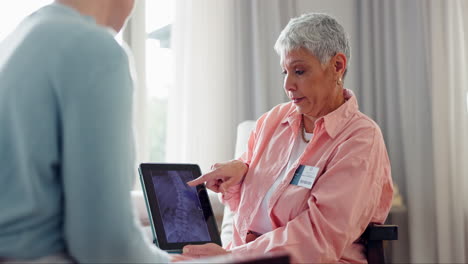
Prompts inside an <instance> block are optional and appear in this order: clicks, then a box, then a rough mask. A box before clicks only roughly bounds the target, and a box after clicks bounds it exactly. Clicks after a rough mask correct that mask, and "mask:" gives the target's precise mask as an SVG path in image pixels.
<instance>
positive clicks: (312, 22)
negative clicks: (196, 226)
mask: <svg viewBox="0 0 468 264" xmlns="http://www.w3.org/2000/svg"><path fill="white" fill-rule="evenodd" d="M299 48H305V49H307V50H308V51H309V52H311V53H312V55H314V56H315V57H316V58H317V59H318V60H319V61H320V63H322V64H326V63H327V62H328V61H329V60H330V58H331V57H332V56H334V55H335V54H337V53H338V52H341V53H343V54H344V55H345V56H346V59H347V62H348V63H347V64H348V65H349V60H350V57H351V48H350V45H349V38H348V36H347V34H346V32H345V31H344V28H343V26H341V25H340V23H338V21H337V20H336V19H335V18H333V17H331V16H330V15H327V14H321V13H309V14H303V15H301V16H299V17H295V18H292V19H291V20H290V21H289V23H288V24H287V25H286V27H285V28H284V29H283V31H281V34H280V35H279V37H278V39H277V40H276V43H275V50H276V52H277V53H278V54H279V55H280V56H281V58H283V56H284V55H285V53H288V52H290V51H291V50H295V49H299Z"/></svg>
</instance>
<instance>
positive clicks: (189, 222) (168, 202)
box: [151, 171, 211, 243]
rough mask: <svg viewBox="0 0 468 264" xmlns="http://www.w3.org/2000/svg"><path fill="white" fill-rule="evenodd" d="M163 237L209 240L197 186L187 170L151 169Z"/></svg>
mask: <svg viewBox="0 0 468 264" xmlns="http://www.w3.org/2000/svg"><path fill="white" fill-rule="evenodd" d="M151 177H152V179H153V185H154V190H155V193H156V196H157V198H158V203H159V210H160V212H161V217H162V220H163V226H164V231H165V232H166V239H167V242H169V243H181V242H192V241H210V240H211V239H210V234H209V232H208V227H207V225H206V223H205V217H204V215H203V209H202V206H201V204H200V201H199V199H198V196H197V188H196V187H190V186H188V185H187V184H186V182H188V181H190V180H193V178H192V173H191V172H190V171H152V172H151Z"/></svg>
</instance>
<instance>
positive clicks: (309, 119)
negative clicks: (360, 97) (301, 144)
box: [303, 88, 346, 133]
mask: <svg viewBox="0 0 468 264" xmlns="http://www.w3.org/2000/svg"><path fill="white" fill-rule="evenodd" d="M345 101H346V100H345V98H344V95H343V89H342V88H339V91H338V92H337V93H335V94H334V96H332V97H331V98H330V100H329V102H328V104H326V105H325V107H324V109H323V111H321V112H320V114H318V115H317V116H311V115H307V114H303V116H304V128H305V131H306V132H307V133H312V132H314V129H315V121H317V119H319V118H320V117H322V116H325V115H327V114H329V113H331V112H333V111H335V110H336V109H338V108H339V107H340V106H341V105H343V104H344V103H345Z"/></svg>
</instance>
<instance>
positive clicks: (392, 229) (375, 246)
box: [361, 223, 398, 264]
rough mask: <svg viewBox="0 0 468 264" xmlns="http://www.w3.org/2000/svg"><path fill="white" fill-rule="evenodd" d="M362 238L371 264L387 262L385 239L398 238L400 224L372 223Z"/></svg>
mask: <svg viewBox="0 0 468 264" xmlns="http://www.w3.org/2000/svg"><path fill="white" fill-rule="evenodd" d="M361 238H362V239H363V240H364V243H365V245H366V254H367V262H368V263H369V264H385V254H384V248H383V241H384V240H398V226H396V225H378V224H374V223H371V224H370V225H369V226H367V228H366V231H364V233H363V234H362V236H361Z"/></svg>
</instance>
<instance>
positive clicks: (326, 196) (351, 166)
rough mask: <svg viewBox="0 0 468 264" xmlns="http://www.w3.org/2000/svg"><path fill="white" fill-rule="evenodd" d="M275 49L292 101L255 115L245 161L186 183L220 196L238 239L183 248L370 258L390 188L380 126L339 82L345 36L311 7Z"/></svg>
mask: <svg viewBox="0 0 468 264" xmlns="http://www.w3.org/2000/svg"><path fill="white" fill-rule="evenodd" d="M275 50H276V51H277V53H278V54H279V55H280V63H281V67H282V69H283V75H284V84H283V86H284V91H285V92H286V94H287V96H288V97H289V98H290V101H289V102H287V103H284V104H280V105H278V106H276V107H274V108H273V109H272V110H270V111H269V112H267V113H265V114H264V115H263V116H261V117H260V118H259V119H258V120H257V122H256V127H255V129H254V130H253V131H252V133H251V135H250V138H249V142H248V148H247V151H246V152H245V153H244V154H243V155H242V156H241V157H239V159H237V160H232V161H227V162H224V163H217V164H215V165H213V167H212V171H211V172H209V173H207V174H204V175H202V176H200V178H198V179H196V180H194V181H192V182H189V184H190V185H197V184H200V183H203V182H206V184H207V187H208V188H210V189H211V190H213V191H215V192H220V193H221V194H222V195H221V197H222V200H223V202H224V203H225V204H226V205H227V206H229V208H230V209H231V210H232V211H233V212H234V224H233V237H232V242H231V243H230V244H229V245H225V246H224V248H221V247H219V246H217V245H214V244H206V245H201V246H200V245H199V246H197V245H190V246H186V247H185V248H184V255H186V256H192V257H199V256H207V255H218V254H227V253H232V254H249V253H254V254H255V253H256V254H259V253H266V252H277V251H285V252H288V253H289V254H290V256H291V257H292V261H293V262H301V263H304V262H306V263H319V262H321V263H324V262H325V263H332V262H352V263H366V257H365V252H364V245H363V244H362V242H361V241H360V240H359V237H360V236H361V234H362V233H363V232H364V230H365V228H366V227H367V225H368V224H369V223H372V222H375V223H383V222H384V221H385V218H386V217H387V215H388V212H389V210H390V206H391V201H392V194H393V186H392V179H391V173H390V163H389V159H388V155H387V150H386V147H385V143H384V140H383V137H382V133H381V131H380V129H379V127H378V125H377V124H376V123H375V122H374V121H372V120H371V119H370V118H369V117H367V116H366V115H364V114H363V113H361V112H360V111H359V110H358V104H357V101H356V98H355V96H354V95H353V93H352V92H351V91H350V90H347V89H345V88H344V87H343V86H344V83H343V80H344V77H345V74H346V71H347V66H348V65H349V59H350V47H349V40H348V38H347V36H346V34H345V31H344V29H343V27H342V26H341V25H340V24H339V23H338V22H337V21H336V20H335V19H334V18H332V17H331V16H329V15H326V14H317V13H311V14H305V15H302V16H299V17H297V18H293V19H291V21H290V22H289V24H288V25H287V26H286V27H285V28H284V30H283V31H282V32H281V34H280V36H279V38H278V40H277V42H276V44H275Z"/></svg>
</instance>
